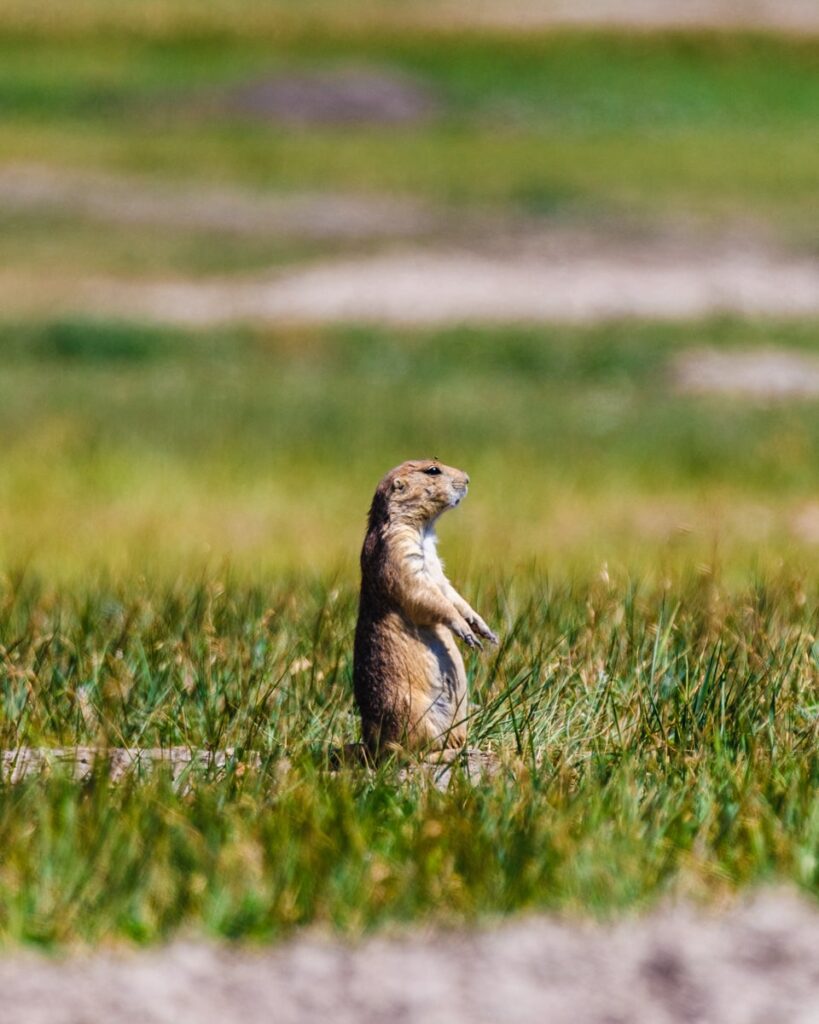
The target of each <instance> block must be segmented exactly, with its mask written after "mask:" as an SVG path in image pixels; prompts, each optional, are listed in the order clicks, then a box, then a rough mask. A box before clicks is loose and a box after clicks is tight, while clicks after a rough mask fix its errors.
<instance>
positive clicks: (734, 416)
mask: <svg viewBox="0 0 819 1024" xmlns="http://www.w3.org/2000/svg"><path fill="white" fill-rule="evenodd" d="M815 332H816V325H815V323H813V322H807V323H804V322H789V323H780V324H775V323H765V324H752V323H747V322H742V321H730V320H725V321H713V322H709V323H695V324H690V325H686V324H680V325H652V324H636V323H625V324H622V325H604V326H600V327H595V328H559V327H552V328H538V329H530V330H524V329H517V330H514V329H503V328H493V329H485V330H450V331H443V332H430V333H425V332H409V333H404V334H395V333H393V332H389V333H387V332H382V331H379V330H377V329H367V330H365V329H357V330H354V329H352V328H347V329H342V328H338V329H327V330H324V331H296V330H293V331H291V332H287V331H279V332H276V331H267V332H265V331H255V332H254V331H251V330H249V329H246V330H239V329H237V330H235V331H225V332H221V333H219V332H211V333H198V334H185V333H183V332H171V331H166V330H162V329H149V328H145V327H139V326H133V325H132V326H128V325H121V324H120V325H116V324H108V325H106V324H101V323H98V322H87V323H82V322H77V323H71V322H59V323H50V324H44V325H42V324H41V325H32V324H28V325H19V324H18V325H16V326H8V327H6V328H4V329H3V330H2V331H0V346H1V347H2V351H3V353H4V372H3V376H2V380H0V431H2V436H3V438H4V458H3V462H2V465H0V494H1V495H2V512H0V550H1V551H2V552H3V560H4V562H5V564H6V565H10V566H19V565H22V564H27V565H29V566H30V567H31V568H32V569H33V570H34V571H36V572H38V573H48V574H52V575H53V574H56V575H57V576H59V577H63V578H65V577H73V578H82V576H83V574H84V572H85V570H86V569H87V568H89V567H91V568H92V569H95V570H96V571H103V572H104V571H106V570H107V569H115V570H117V571H124V570H127V569H128V568H129V567H131V568H133V567H134V566H136V567H139V568H140V569H141V570H142V571H150V572H153V573H157V572H160V573H163V574H165V575H167V574H168V573H176V572H179V571H182V570H185V569H190V568H191V567H193V568H194V571H195V570H196V568H197V567H201V566H202V565H204V564H208V565H210V566H211V567H214V566H219V565H221V564H222V563H223V561H225V560H227V562H228V563H229V564H230V565H231V566H232V567H233V569H234V570H235V571H240V572H241V573H242V574H244V575H246V576H247V575H250V576H254V574H255V576H256V578H258V573H259V572H260V571H267V570H282V569H283V570H298V571H299V572H305V571H306V572H308V573H317V574H322V573H327V572H331V573H332V572H336V571H341V572H344V573H346V574H348V575H349V574H350V573H351V572H352V571H353V570H354V568H355V562H356V559H357V555H358V549H359V547H360V544H361V539H362V531H363V524H364V516H365V513H366V510H367V507H368V505H369V500H370V497H371V495H372V492H373V490H374V489H375V484H376V483H377V481H378V479H379V478H380V477H381V476H382V475H383V473H384V472H385V471H386V470H387V469H388V468H390V467H391V466H393V465H395V464H397V463H398V462H400V461H402V460H403V459H404V458H405V457H416V456H419V457H423V456H424V454H425V453H426V454H436V455H438V456H440V457H441V458H442V459H444V460H445V461H448V462H449V463H450V464H453V465H460V466H463V467H464V468H466V469H467V470H468V471H469V472H470V474H471V476H472V479H473V486H472V494H471V496H470V498H469V501H468V502H467V503H466V504H465V506H464V508H463V509H461V510H459V511H458V513H457V515H453V516H451V517H447V519H445V520H444V522H443V523H442V526H441V530H442V536H443V538H444V546H445V553H446V554H448V555H450V564H451V565H453V566H454V567H455V568H456V569H457V570H458V571H461V572H463V571H466V570H467V569H470V568H471V569H472V570H473V571H475V572H479V573H480V572H482V571H490V572H492V573H499V572H503V571H504V570H507V571H509V570H512V569H514V568H517V567H526V566H531V565H537V566H539V567H541V568H543V569H549V570H550V571H555V570H557V571H558V572H561V573H566V572H569V571H570V570H571V569H572V568H573V567H577V568H578V570H581V571H589V570H592V571H598V570H599V569H600V567H601V566H602V565H603V563H606V564H608V566H609V567H610V569H611V570H612V571H615V570H619V571H626V570H628V569H634V570H638V571H641V572H649V573H650V574H651V575H652V576H654V577H655V578H659V577H661V576H662V575H663V574H664V573H666V572H669V571H673V570H675V569H676V568H680V567H683V568H684V567H685V566H686V565H691V564H696V563H698V562H706V563H709V564H710V563H714V562H715V561H716V564H718V565H719V564H722V563H725V569H726V571H727V572H729V574H730V575H732V577H734V578H737V577H739V578H741V577H742V575H743V574H745V573H747V572H748V571H753V570H754V569H758V570H759V571H767V570H768V569H771V568H774V569H775V568H776V567H777V566H778V565H779V564H780V562H781V559H782V558H783V557H790V558H791V560H793V561H794V562H798V563H799V564H801V565H813V564H815V562H816V554H815V550H816V549H815V548H814V547H813V546H812V536H813V534H812V533H811V531H810V520H811V517H812V516H813V515H814V512H813V511H812V510H813V509H814V508H815V499H814V495H815V493H816V486H817V468H816V467H817V463H816V458H815V453H816V450H817V444H818V443H819V410H817V406H816V404H815V402H812V401H810V400H807V401H799V400H793V401H788V402H785V403H773V404H764V403H763V404H761V405H760V403H759V402H754V401H748V400H747V399H746V400H743V399H741V398H735V399H731V398H728V399H726V398H725V397H724V396H720V395H716V396H697V395H689V394H685V393H680V392H679V390H678V389H677V386H676V383H675V374H674V370H673V366H674V360H675V358H676V357H678V356H679V354H680V353H682V352H687V351H689V350H691V349H699V348H701V347H702V346H711V347H714V348H716V349H717V350H719V351H725V352H731V351H735V350H737V349H742V350H743V351H747V350H750V351H751V352H753V351H758V350H767V349H770V348H771V347H775V346H785V347H787V348H788V349H789V350H793V351H797V352H798V351H802V352H809V351H810V350H811V347H812V345H813V339H814V338H815ZM32 410H38V414H37V415H36V416H33V415H32Z"/></svg>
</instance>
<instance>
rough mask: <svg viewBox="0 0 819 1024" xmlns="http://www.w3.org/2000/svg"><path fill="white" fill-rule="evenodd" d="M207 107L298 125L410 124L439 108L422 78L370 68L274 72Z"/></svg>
mask: <svg viewBox="0 0 819 1024" xmlns="http://www.w3.org/2000/svg"><path fill="white" fill-rule="evenodd" d="M206 105H207V107H208V108H209V109H211V110H215V111H219V112H222V113H228V114H233V115H237V116H239V117H249V118H254V119H257V120H263V121H274V122H280V123H283V124H296V125H297V124H324V125H334V124H342V125H343V124H374V125H406V124H413V123H415V122H418V121H423V120H426V119H427V118H429V117H431V116H432V115H433V114H434V113H435V112H436V110H437V109H438V102H437V101H436V99H435V98H434V97H433V95H432V93H431V92H430V90H429V89H428V87H427V86H425V85H423V84H421V83H420V82H417V81H415V80H414V79H412V78H410V77H409V76H407V75H401V74H397V73H395V72H393V71H390V72H387V71H376V70H370V69H366V68H341V69H338V70H334V71H326V70H322V71H302V72H299V73H294V72H290V73H286V74H285V73H282V74H277V75H269V76H267V77H264V78H258V79H254V80H252V81H250V82H245V83H242V84H241V85H237V86H232V87H231V88H229V89H227V90H226V91H224V92H223V93H222V94H221V95H219V96H212V97H210V99H209V101H207V103H206Z"/></svg>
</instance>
